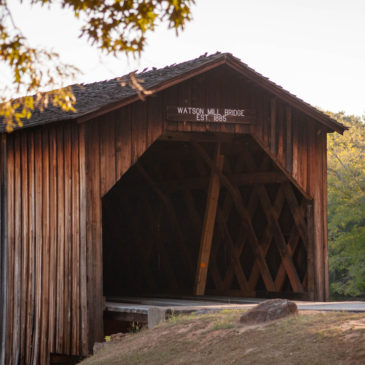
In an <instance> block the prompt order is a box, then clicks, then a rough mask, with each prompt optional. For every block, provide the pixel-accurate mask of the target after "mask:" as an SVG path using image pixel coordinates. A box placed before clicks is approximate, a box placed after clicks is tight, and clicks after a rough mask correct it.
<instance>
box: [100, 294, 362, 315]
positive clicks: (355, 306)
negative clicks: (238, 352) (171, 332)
mask: <svg viewBox="0 0 365 365" xmlns="http://www.w3.org/2000/svg"><path fill="white" fill-rule="evenodd" d="M264 300H265V299H257V298H254V299H252V298H228V297H208V296H206V297H204V298H202V299H199V300H197V299H196V298H194V297H185V298H184V299H180V298H179V299H170V298H134V297H128V298H108V302H107V308H108V310H110V311H124V310H125V311H136V312H140V311H142V312H143V311H146V310H148V309H149V308H151V307H160V308H165V309H169V310H172V311H176V312H185V311H186V312H191V311H194V312H195V311H202V310H205V311H209V310H218V309H230V308H231V309H249V308H252V307H254V306H255V305H256V304H258V303H260V302H262V301H264ZM295 302H296V304H297V306H298V309H299V310H317V311H349V312H365V302H361V301H354V302H303V301H295Z"/></svg>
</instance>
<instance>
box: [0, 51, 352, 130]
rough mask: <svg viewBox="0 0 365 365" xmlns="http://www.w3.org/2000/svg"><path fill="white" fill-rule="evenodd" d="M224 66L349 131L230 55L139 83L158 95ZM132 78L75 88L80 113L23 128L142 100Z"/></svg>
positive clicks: (157, 72)
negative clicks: (171, 87) (130, 82)
mask: <svg viewBox="0 0 365 365" xmlns="http://www.w3.org/2000/svg"><path fill="white" fill-rule="evenodd" d="M222 64H226V65H227V66H229V67H231V68H232V69H234V70H236V71H237V72H239V73H240V74H242V75H243V76H245V77H246V78H247V79H249V80H250V81H252V82H254V83H256V84H257V85H258V86H261V87H262V88H264V89H266V90H268V91H269V92H271V93H272V94H274V95H275V96H276V97H278V98H280V99H283V100H284V101H285V102H287V103H288V104H290V105H292V106H293V107H295V108H297V109H299V110H301V111H302V112H304V113H305V114H307V115H309V116H310V117H312V118H314V119H316V120H317V121H318V122H320V123H322V124H324V125H325V126H326V127H327V128H328V130H329V131H336V132H339V133H343V132H344V130H346V129H347V128H346V127H345V126H344V125H342V124H340V123H338V122H337V121H336V120H334V119H332V118H330V117H329V116H328V115H326V114H325V113H322V112H321V111H319V110H318V109H316V108H314V107H312V106H311V105H310V104H308V103H306V102H304V101H303V100H301V99H299V98H298V97H296V96H295V95H293V94H291V93H289V92H288V91H286V90H284V89H283V88H282V87H281V86H279V85H277V84H275V83H274V82H272V81H271V80H269V79H268V78H266V77H264V76H263V75H261V74H259V73H258V72H256V71H255V70H253V69H252V68H250V67H249V66H248V65H246V64H245V63H243V62H242V61H241V60H239V59H238V58H236V57H234V56H233V55H231V54H230V53H215V54H212V55H209V56H206V55H203V56H200V57H198V58H195V59H193V60H190V61H186V62H183V63H179V64H174V65H171V66H166V67H164V68H161V69H152V70H149V71H146V72H142V73H139V74H136V77H137V78H138V80H142V81H141V85H142V86H143V88H144V89H145V90H154V91H155V92H158V91H160V90H163V89H166V88H168V87H170V86H173V85H175V84H178V83H180V82H182V81H184V80H186V79H189V78H191V77H194V76H196V75H198V74H201V73H203V72H206V71H208V70H210V69H213V68H216V67H218V66H220V65H222ZM129 77H130V76H129V75H125V76H123V77H118V78H115V79H111V80H106V81H100V82H94V83H91V84H82V85H80V84H76V85H72V89H73V92H74V94H75V96H76V100H77V102H76V106H75V108H76V112H63V111H62V110H60V109H58V108H55V107H53V106H49V107H48V108H47V109H46V110H44V111H43V112H40V111H39V110H35V111H34V112H33V114H32V116H31V118H30V119H29V120H26V121H24V126H23V128H27V127H28V128H29V127H32V126H37V125H43V124H48V123H53V122H59V121H65V120H72V119H73V120H74V119H77V120H80V121H85V120H88V119H91V118H94V117H96V116H98V115H102V114H105V113H107V112H109V111H111V110H115V109H117V108H120V107H122V106H124V105H127V104H130V103H132V102H135V101H137V100H139V96H138V92H137V90H136V89H135V88H132V87H131V86H129V84H128V81H129ZM122 84H123V85H122ZM0 128H2V129H1V132H4V131H5V128H4V126H3V125H2V126H1V127H0Z"/></svg>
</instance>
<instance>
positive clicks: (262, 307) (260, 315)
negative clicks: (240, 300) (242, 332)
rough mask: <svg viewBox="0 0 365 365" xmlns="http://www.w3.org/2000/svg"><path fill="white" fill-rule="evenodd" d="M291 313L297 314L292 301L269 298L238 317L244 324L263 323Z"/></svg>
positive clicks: (295, 306)
mask: <svg viewBox="0 0 365 365" xmlns="http://www.w3.org/2000/svg"><path fill="white" fill-rule="evenodd" d="M292 314H298V308H297V305H296V304H295V303H294V302H291V301H289V300H287V299H271V300H266V301H264V302H262V303H260V304H258V305H257V306H256V307H254V308H252V309H250V310H249V311H248V312H246V313H244V314H243V315H242V316H241V318H240V322H241V323H246V324H256V323H263V322H268V321H274V320H275V319H279V318H284V317H286V316H289V315H292Z"/></svg>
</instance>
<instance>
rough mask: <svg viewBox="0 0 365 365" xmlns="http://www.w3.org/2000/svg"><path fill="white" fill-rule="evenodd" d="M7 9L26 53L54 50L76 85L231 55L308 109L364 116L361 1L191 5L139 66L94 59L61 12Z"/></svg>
mask: <svg viewBox="0 0 365 365" xmlns="http://www.w3.org/2000/svg"><path fill="white" fill-rule="evenodd" d="M9 2H10V3H11V8H12V12H13V16H14V18H15V22H16V23H17V25H18V26H19V27H20V28H21V29H22V30H23V32H24V34H26V35H27V36H28V37H29V40H30V41H31V43H32V45H42V46H47V47H51V48H53V49H54V50H55V51H57V52H59V53H60V54H61V56H62V59H63V61H65V62H69V63H73V64H74V65H76V66H77V67H78V68H80V69H81V70H82V71H83V75H80V76H79V77H78V79H77V80H75V81H76V82H86V83H87V82H93V81H99V80H105V79H110V78H113V77H116V76H121V75H124V74H126V73H128V72H130V71H133V70H136V69H139V70H140V71H141V70H142V69H144V68H145V67H152V66H155V67H163V66H166V65H169V64H172V63H179V62H182V61H185V60H189V59H192V58H195V57H198V56H200V55H201V54H203V53H205V52H208V53H209V54H210V53H215V52H216V51H220V52H231V53H232V54H233V55H234V56H236V57H238V58H240V59H241V60H242V61H243V62H245V63H247V64H248V65H249V66H250V67H252V68H253V69H255V70H256V71H258V72H260V73H262V74H263V75H264V76H266V77H269V78H270V79H271V80H272V81H274V82H276V83H278V84H279V85H281V86H283V87H284V88H285V89H287V90H288V91H290V92H292V93H294V94H296V95H297V96H299V97H300V98H302V99H304V100H305V101H307V102H309V103H310V104H312V105H314V106H318V107H320V108H322V109H325V110H331V111H334V112H337V111H341V110H344V111H345V112H346V113H348V114H355V115H363V114H364V113H365V1H364V0H346V1H344V0H275V1H273V0H254V1H253V0H224V1H222V0H196V6H194V8H193V18H194V19H193V21H192V22H191V23H190V24H188V25H187V27H186V30H185V31H184V32H183V33H181V34H180V35H179V37H176V36H175V33H174V31H167V30H166V27H164V26H161V27H160V28H159V29H158V30H157V31H155V32H154V33H151V34H150V35H149V37H148V47H147V48H146V50H145V52H144V53H142V56H141V59H140V60H133V59H129V60H128V59H127V58H126V57H125V56H123V57H120V58H119V59H115V58H114V57H112V56H109V57H105V56H102V55H100V53H98V52H97V51H96V50H95V49H93V48H92V47H90V46H89V45H88V43H87V42H86V41H85V40H80V39H78V34H79V24H78V23H77V22H76V21H75V19H74V18H73V17H72V16H70V14H69V13H68V12H67V11H65V10H61V9H57V8H54V7H52V8H51V10H47V8H38V7H37V8H36V7H30V6H28V5H25V4H24V3H27V1H24V2H23V4H21V5H19V4H18V1H16V0H10V1H9Z"/></svg>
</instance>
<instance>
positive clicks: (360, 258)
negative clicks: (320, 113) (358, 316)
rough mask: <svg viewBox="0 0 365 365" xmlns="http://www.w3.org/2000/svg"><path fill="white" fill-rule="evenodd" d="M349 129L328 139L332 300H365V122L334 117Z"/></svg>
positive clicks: (345, 117)
mask: <svg viewBox="0 0 365 365" xmlns="http://www.w3.org/2000/svg"><path fill="white" fill-rule="evenodd" d="M330 115H331V116H332V117H333V118H335V119H337V120H338V121H339V122H340V123H343V124H345V125H346V126H348V127H349V130H348V131H346V132H345V133H344V135H343V136H341V135H339V134H337V133H333V134H331V135H329V138H328V233H329V235H328V241H329V242H328V243H329V264H330V285H331V294H332V299H335V298H338V297H341V298H346V297H348V298H354V297H355V298H359V299H363V300H364V299H365V123H364V122H365V120H364V118H360V117H355V116H346V115H344V114H343V113H337V114H331V113H330Z"/></svg>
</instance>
